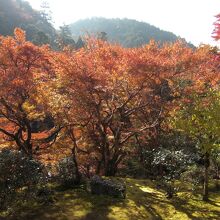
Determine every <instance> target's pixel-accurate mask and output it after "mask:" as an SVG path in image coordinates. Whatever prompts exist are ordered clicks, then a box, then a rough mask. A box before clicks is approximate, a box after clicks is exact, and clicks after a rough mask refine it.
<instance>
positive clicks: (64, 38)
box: [57, 24, 76, 49]
mask: <svg viewBox="0 0 220 220" xmlns="http://www.w3.org/2000/svg"><path fill="white" fill-rule="evenodd" d="M57 43H58V46H59V48H60V49H63V48H64V47H66V46H69V47H72V48H75V46H76V43H75V41H74V39H73V37H72V34H71V31H70V28H69V25H65V24H64V25H63V26H60V29H59V31H58V35H57Z"/></svg>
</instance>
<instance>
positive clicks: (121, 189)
mask: <svg viewBox="0 0 220 220" xmlns="http://www.w3.org/2000/svg"><path fill="white" fill-rule="evenodd" d="M90 187H91V193H92V194H96V195H109V196H112V197H119V198H126V185H125V184H124V183H120V182H116V181H113V180H110V179H102V178H101V177H100V176H93V177H92V179H91V182H90Z"/></svg>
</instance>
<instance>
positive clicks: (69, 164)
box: [57, 157, 81, 188]
mask: <svg viewBox="0 0 220 220" xmlns="http://www.w3.org/2000/svg"><path fill="white" fill-rule="evenodd" d="M57 170H58V176H57V177H58V182H59V183H60V184H61V186H63V187H65V188H72V187H73V186H74V185H78V184H79V183H80V181H81V176H78V175H77V172H76V166H75V163H74V161H73V159H72V157H66V158H64V159H62V160H61V161H60V162H59V163H58V166H57Z"/></svg>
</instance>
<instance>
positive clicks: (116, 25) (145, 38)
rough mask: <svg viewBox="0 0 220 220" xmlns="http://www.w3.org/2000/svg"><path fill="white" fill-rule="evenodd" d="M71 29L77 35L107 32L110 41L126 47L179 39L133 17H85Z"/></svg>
mask: <svg viewBox="0 0 220 220" xmlns="http://www.w3.org/2000/svg"><path fill="white" fill-rule="evenodd" d="M70 29H71V32H72V34H73V35H74V36H75V37H78V36H79V35H86V34H91V35H97V34H98V33H100V32H105V33H106V34H107V39H108V40H109V41H110V42H115V43H119V44H121V45H122V46H124V47H138V46H141V45H143V44H146V43H148V42H149V41H150V40H151V39H154V40H156V41H157V42H160V43H164V42H174V41H176V40H178V39H179V37H177V36H176V35H175V34H173V33H171V32H168V31H163V30H160V29H159V28H157V27H155V26H152V25H150V24H148V23H144V22H139V21H136V20H131V19H106V18H91V19H84V20H79V21H77V22H75V23H72V24H70ZM182 40H184V39H182ZM191 46H192V45H191Z"/></svg>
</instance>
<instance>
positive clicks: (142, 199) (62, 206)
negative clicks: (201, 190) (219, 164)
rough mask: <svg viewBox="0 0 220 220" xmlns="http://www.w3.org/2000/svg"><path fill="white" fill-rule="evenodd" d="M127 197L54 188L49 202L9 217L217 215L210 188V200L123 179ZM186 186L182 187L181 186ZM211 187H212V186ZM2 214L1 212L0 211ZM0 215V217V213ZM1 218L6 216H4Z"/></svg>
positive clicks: (84, 219) (64, 219)
mask: <svg viewBox="0 0 220 220" xmlns="http://www.w3.org/2000/svg"><path fill="white" fill-rule="evenodd" d="M125 181H126V185H127V198H126V199H125V200H123V199H116V198H111V197H108V196H95V195H91V194H89V193H88V192H86V191H85V190H84V189H72V190H67V191H57V192H56V195H55V197H56V202H55V203H54V204H52V205H39V204H26V205H22V206H20V207H17V209H16V210H14V212H13V213H14V214H13V215H11V216H8V217H7V219H10V220H12V219H13V220H16V219H17V220H105V219H108V220H116V219H117V220H151V219H164V220H169V219H170V220H171V219H173V220H185V219H198V220H199V219H201V220H206V219H213V220H214V219H216V220H219V219H220V191H218V192H217V191H211V192H210V201H209V202H203V201H202V199H201V196H200V195H199V194H195V195H192V194H191V193H190V192H187V191H186V190H185V191H183V190H181V192H179V193H178V195H177V196H175V197H174V198H173V199H171V200H169V199H167V198H166V196H165V193H164V192H163V191H161V190H158V189H157V187H156V184H155V183H154V182H152V181H150V180H135V179H125ZM182 188H185V187H182ZM211 188H212V187H211ZM0 216H1V215H0ZM0 219H1V217H0ZM2 219H6V218H3V217H2Z"/></svg>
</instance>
